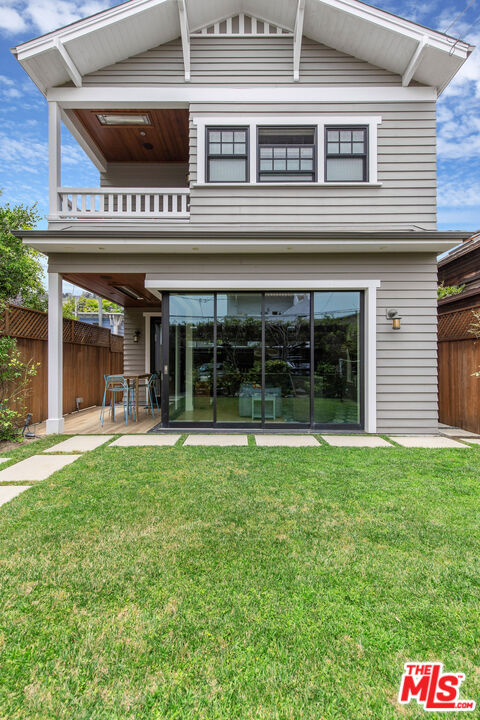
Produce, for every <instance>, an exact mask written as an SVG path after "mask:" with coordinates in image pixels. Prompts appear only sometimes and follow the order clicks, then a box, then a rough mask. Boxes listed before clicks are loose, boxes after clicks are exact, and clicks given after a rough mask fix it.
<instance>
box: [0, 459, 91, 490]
mask: <svg viewBox="0 0 480 720" xmlns="http://www.w3.org/2000/svg"><path fill="white" fill-rule="evenodd" d="M79 457H81V455H33V456H32V457H29V458H26V460H20V462H18V463H16V464H15V465H10V467H8V468H6V469H5V470H0V483H1V482H22V481H28V482H34V481H37V480H46V479H47V478H48V477H50V475H53V473H55V472H57V470H61V469H62V468H64V467H65V466H66V465H70V463H73V462H75V460H78V458H79Z"/></svg>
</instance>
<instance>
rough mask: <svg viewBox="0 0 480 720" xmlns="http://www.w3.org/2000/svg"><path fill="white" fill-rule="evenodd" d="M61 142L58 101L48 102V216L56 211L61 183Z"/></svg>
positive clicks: (55, 213) (53, 214)
mask: <svg viewBox="0 0 480 720" xmlns="http://www.w3.org/2000/svg"><path fill="white" fill-rule="evenodd" d="M61 153H62V143H61V125H60V108H59V107H58V103H56V102H49V103H48V189H49V216H55V215H57V213H58V188H59V187H60V186H61V184H62V154H61Z"/></svg>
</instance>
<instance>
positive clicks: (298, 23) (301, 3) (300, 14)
mask: <svg viewBox="0 0 480 720" xmlns="http://www.w3.org/2000/svg"><path fill="white" fill-rule="evenodd" d="M304 17H305V0H298V5H297V16H296V18H295V30H294V33H293V80H294V82H298V81H299V80H300V57H301V55H302V37H303V19H304Z"/></svg>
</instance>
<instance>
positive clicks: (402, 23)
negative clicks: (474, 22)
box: [310, 0, 471, 59]
mask: <svg viewBox="0 0 480 720" xmlns="http://www.w3.org/2000/svg"><path fill="white" fill-rule="evenodd" d="M310 2H315V3H318V4H319V5H327V6H328V7H331V8H334V9H336V10H340V11H341V12H346V13H349V14H350V15H353V16H354V17H356V18H358V19H361V20H366V21H367V22H369V23H372V24H374V25H377V26H379V27H381V28H383V29H385V30H390V31H392V32H396V33H398V34H400V35H403V36H404V37H407V38H410V39H413V40H417V41H418V42H420V41H421V39H422V37H423V36H426V37H427V38H428V43H429V45H431V46H432V47H435V48H437V49H438V50H441V51H443V52H446V53H449V54H451V55H455V56H457V57H459V58H463V59H466V58H467V56H468V53H469V51H470V50H471V45H469V43H466V42H464V41H462V40H457V39H456V38H453V37H450V36H448V35H444V34H442V33H439V32H436V31H435V30H431V29H430V28H425V27H422V26H421V25H417V24H416V23H414V22H411V21H410V20H405V19H404V18H401V17H399V16H398V15H393V14H390V13H387V12H384V11H382V10H379V9H378V8H375V7H372V6H371V5H366V4H364V3H359V2H357V0H310Z"/></svg>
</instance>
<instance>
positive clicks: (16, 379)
mask: <svg viewBox="0 0 480 720" xmlns="http://www.w3.org/2000/svg"><path fill="white" fill-rule="evenodd" d="M37 369H38V364H36V363H34V362H32V361H29V362H24V361H23V360H22V357H21V354H20V351H19V349H18V347H17V341H16V340H15V338H11V337H0V440H14V439H16V438H18V436H19V433H20V422H19V420H20V418H21V417H22V416H23V415H24V414H25V411H26V405H25V400H26V399H27V397H28V395H29V392H30V390H29V388H28V384H29V382H30V380H31V378H32V377H34V375H36V374H37Z"/></svg>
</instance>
